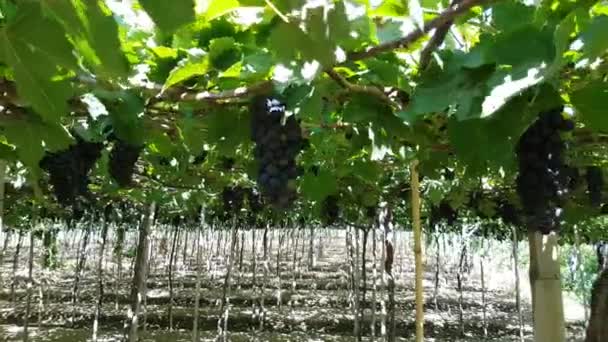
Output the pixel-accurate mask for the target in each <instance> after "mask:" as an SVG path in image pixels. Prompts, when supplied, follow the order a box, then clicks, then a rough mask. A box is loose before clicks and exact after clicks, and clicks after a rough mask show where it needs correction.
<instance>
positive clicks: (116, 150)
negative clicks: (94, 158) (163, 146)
mask: <svg viewBox="0 0 608 342" xmlns="http://www.w3.org/2000/svg"><path fill="white" fill-rule="evenodd" d="M142 150H143V146H134V145H132V144H129V143H127V142H125V141H123V140H117V141H116V142H115V143H114V147H113V148H112V152H110V164H109V168H110V169H109V171H110V176H112V178H114V181H116V183H117V184H118V185H119V186H120V187H123V188H124V187H128V186H130V185H131V184H132V182H133V172H134V171H135V163H136V162H137V160H138V159H139V154H140V153H141V151H142Z"/></svg>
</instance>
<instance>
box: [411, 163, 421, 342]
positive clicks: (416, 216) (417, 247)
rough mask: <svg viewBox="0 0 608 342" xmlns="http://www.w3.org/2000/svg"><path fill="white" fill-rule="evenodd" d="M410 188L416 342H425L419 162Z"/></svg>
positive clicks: (413, 168)
mask: <svg viewBox="0 0 608 342" xmlns="http://www.w3.org/2000/svg"><path fill="white" fill-rule="evenodd" d="M410 177H411V181H410V186H411V188H412V226H413V229H414V258H415V264H416V287H415V290H416V342H422V341H423V340H424V294H423V288H422V276H423V272H424V269H423V265H422V227H421V223H420V182H419V178H418V160H414V161H412V163H411V164H410Z"/></svg>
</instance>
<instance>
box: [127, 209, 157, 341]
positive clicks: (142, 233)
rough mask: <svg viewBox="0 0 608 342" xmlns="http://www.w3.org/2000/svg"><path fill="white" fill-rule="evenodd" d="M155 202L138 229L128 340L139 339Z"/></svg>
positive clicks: (147, 210)
mask: <svg viewBox="0 0 608 342" xmlns="http://www.w3.org/2000/svg"><path fill="white" fill-rule="evenodd" d="M155 207H156V204H155V203H154V202H152V203H151V204H149V205H148V208H147V209H146V213H145V214H144V218H143V221H142V223H141V226H140V230H139V242H138V246H137V255H136V256H135V258H136V261H135V267H134V274H133V284H132V286H131V298H130V300H131V308H130V312H129V314H130V315H129V317H128V319H129V322H128V329H127V336H128V341H129V342H136V341H138V340H139V337H138V335H139V331H138V330H139V314H140V313H141V305H142V299H143V298H142V295H143V294H144V293H145V287H146V277H147V274H146V270H147V268H148V255H149V253H148V249H149V247H150V245H149V240H148V236H149V235H150V229H151V227H152V222H153V221H154V211H155Z"/></svg>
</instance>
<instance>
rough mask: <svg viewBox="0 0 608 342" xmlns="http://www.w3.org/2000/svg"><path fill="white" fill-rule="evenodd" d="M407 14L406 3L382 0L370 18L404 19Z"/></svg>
mask: <svg viewBox="0 0 608 342" xmlns="http://www.w3.org/2000/svg"><path fill="white" fill-rule="evenodd" d="M408 14H409V10H408V6H407V4H406V1H402V0H384V1H382V3H380V5H379V6H378V7H376V8H375V9H373V10H372V11H371V13H370V16H376V17H406V16H408Z"/></svg>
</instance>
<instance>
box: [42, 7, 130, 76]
mask: <svg viewBox="0 0 608 342" xmlns="http://www.w3.org/2000/svg"><path fill="white" fill-rule="evenodd" d="M42 4H43V6H45V7H46V8H47V9H48V10H49V11H50V12H51V13H53V14H54V16H55V17H56V18H57V19H58V20H59V22H60V23H61V24H62V25H63V27H64V29H65V30H66V32H67V33H68V34H69V35H70V37H71V38H72V40H73V41H74V43H75V45H76V47H77V48H78V50H79V51H80V53H81V54H82V55H83V57H84V58H85V60H86V61H87V62H88V63H89V64H90V65H92V67H93V69H94V70H96V71H97V72H98V73H99V74H100V75H102V76H107V77H122V78H124V77H127V76H128V73H129V64H128V61H127V59H126V57H125V55H124V53H123V52H122V47H121V44H120V40H119V37H118V25H117V23H116V21H115V20H114V18H113V17H112V13H111V12H110V10H109V9H108V8H107V7H106V5H105V4H104V3H103V2H102V1H84V0H66V1H51V0H43V2H42Z"/></svg>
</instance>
